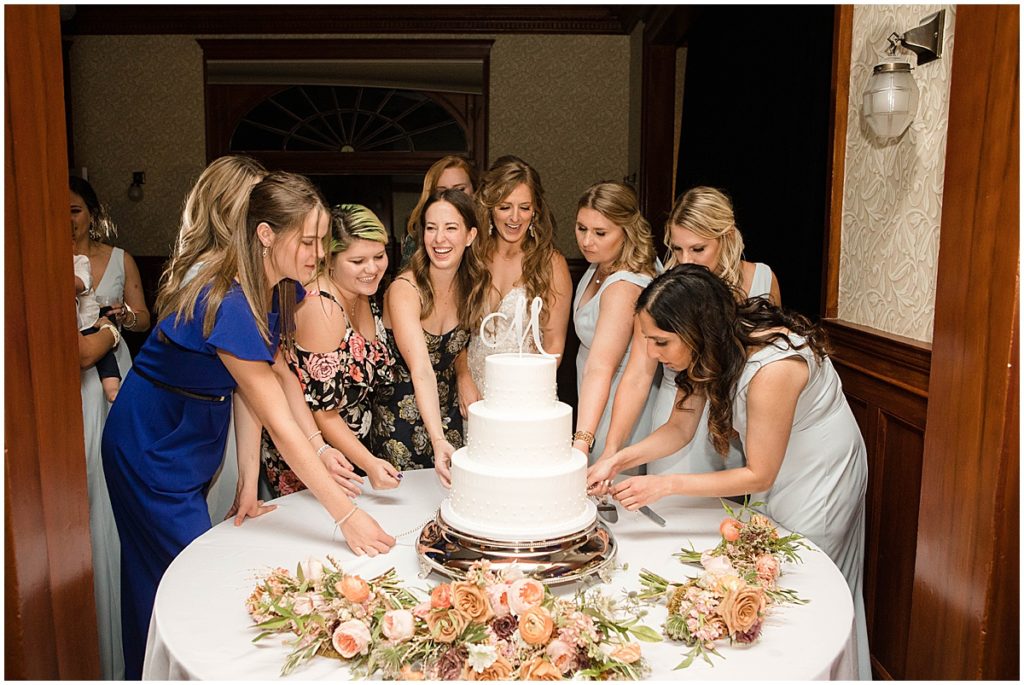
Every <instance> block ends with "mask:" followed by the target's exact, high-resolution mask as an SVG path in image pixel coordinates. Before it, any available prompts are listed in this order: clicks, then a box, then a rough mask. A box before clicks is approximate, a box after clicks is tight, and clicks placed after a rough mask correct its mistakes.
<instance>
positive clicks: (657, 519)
mask: <svg viewBox="0 0 1024 685" xmlns="http://www.w3.org/2000/svg"><path fill="white" fill-rule="evenodd" d="M639 511H640V513H641V514H643V515H644V516H646V517H647V518H649V519H651V520H652V521H654V522H655V523H657V524H658V525H659V526H661V527H662V528H664V527H665V519H663V518H661V517H660V516H658V515H657V514H655V513H654V510H653V509H651V508H650V507H640V509H639Z"/></svg>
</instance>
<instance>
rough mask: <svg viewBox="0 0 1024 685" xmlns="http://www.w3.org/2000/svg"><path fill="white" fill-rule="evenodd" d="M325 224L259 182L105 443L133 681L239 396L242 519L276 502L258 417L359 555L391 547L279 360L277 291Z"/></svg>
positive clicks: (311, 194)
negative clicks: (300, 405) (160, 595)
mask: <svg viewBox="0 0 1024 685" xmlns="http://www.w3.org/2000/svg"><path fill="white" fill-rule="evenodd" d="M327 225H328V213H327V211H326V209H325V207H324V203H323V200H322V199H321V197H320V194H319V193H318V192H317V190H316V189H315V188H314V187H313V186H312V185H311V184H310V183H309V181H308V180H306V179H305V178H303V177H301V176H296V175H294V174H285V173H273V174H270V175H268V176H267V177H266V178H265V179H264V180H262V181H261V182H260V183H258V184H256V185H255V186H254V187H253V189H252V191H251V193H250V196H249V209H248V212H247V216H246V221H245V226H244V227H242V226H239V227H238V229H237V230H236V231H235V235H234V237H233V242H234V244H233V248H234V249H232V250H227V251H225V252H224V253H223V254H222V255H221V256H220V257H219V258H220V259H222V260H223V261H222V263H221V265H220V268H217V269H203V271H202V272H201V273H200V275H199V276H197V277H196V278H194V279H192V281H190V282H189V283H188V284H187V285H186V286H185V287H183V288H181V289H180V291H179V292H178V293H177V294H175V295H174V296H172V297H171V298H170V300H169V304H168V307H167V310H166V311H165V312H161V319H160V321H159V323H158V324H157V325H156V327H155V328H154V330H153V332H152V334H151V335H150V336H149V338H148V339H147V340H146V343H145V344H144V345H143V347H142V349H141V350H140V352H139V354H138V356H137V357H136V360H135V365H134V366H133V367H132V370H131V371H130V372H129V373H128V375H127V376H126V378H125V381H124V384H123V386H122V388H121V391H120V393H119V394H118V397H117V401H116V402H115V403H114V405H113V407H112V408H111V410H110V415H109V417H108V419H107V424H106V428H105V430H104V433H103V446H102V451H103V467H104V472H105V475H106V479H107V485H108V488H109V491H110V499H111V504H112V506H113V510H114V517H115V519H116V521H117V528H118V532H119V534H120V537H121V584H122V588H121V595H122V629H123V635H124V656H125V677H126V678H129V679H138V678H140V677H141V674H142V661H143V656H144V651H145V644H146V635H147V633H148V628H149V620H150V615H151V613H152V609H153V600H154V597H155V595H156V589H157V585H158V584H159V582H160V578H161V577H162V576H163V573H164V571H165V570H166V569H167V567H168V566H169V565H170V563H171V561H172V560H173V559H174V557H175V556H177V554H178V553H179V552H181V550H182V549H184V548H185V547H186V546H187V545H188V544H189V543H190V542H192V540H194V539H195V538H197V537H198V536H200V535H201V534H202V533H204V532H205V531H206V530H208V529H209V528H210V516H209V512H208V509H207V506H206V500H205V498H204V493H205V489H206V487H207V484H208V483H209V482H210V479H211V478H212V477H213V474H214V472H215V471H216V470H217V466H218V465H219V464H220V460H221V457H222V456H223V454H224V445H225V441H226V438H227V432H228V423H229V417H230V408H231V399H232V394H233V393H235V392H236V391H237V393H238V394H240V395H241V396H242V397H244V399H245V406H246V407H248V408H249V410H250V411H249V412H248V414H247V415H243V416H236V417H235V420H236V424H241V426H240V427H238V426H236V432H237V434H238V436H239V481H240V483H239V495H238V503H237V506H238V511H239V517H245V516H258V515H260V514H262V513H265V512H266V511H269V510H270V509H271V508H270V507H265V506H264V505H263V503H262V502H261V501H259V500H258V499H257V496H256V479H257V475H258V471H259V468H258V466H259V462H258V459H259V455H258V451H257V450H256V449H253V448H250V447H249V446H256V445H258V443H259V430H260V426H261V424H262V425H263V426H266V428H267V430H268V431H269V432H270V434H271V436H272V437H273V439H274V442H275V443H276V444H277V445H278V447H279V448H280V450H281V453H282V455H284V458H285V460H286V461H287V462H288V464H289V466H290V467H291V468H292V469H294V471H295V473H296V474H297V475H298V476H299V477H300V478H301V479H302V481H303V482H304V483H305V484H306V485H307V486H308V487H309V489H310V491H312V492H313V494H314V495H315V496H316V498H317V499H318V500H319V501H320V502H321V503H322V504H323V505H324V508H325V509H327V511H328V512H329V513H330V515H331V518H332V519H333V520H334V521H336V522H337V524H338V527H339V528H340V530H341V532H342V534H343V535H344V537H345V541H346V542H347V544H348V546H349V547H350V548H351V549H352V550H353V552H355V553H356V554H357V555H359V554H367V555H369V556H374V555H376V554H378V553H383V552H386V551H388V549H390V548H391V546H392V545H394V542H395V541H394V538H393V537H391V536H390V535H388V534H387V533H385V532H384V531H383V530H382V529H381V527H380V526H379V525H378V524H377V522H376V521H374V520H373V518H372V517H370V516H369V515H368V514H366V513H365V512H363V511H361V510H359V509H358V507H356V505H355V504H354V503H353V502H351V501H350V500H349V498H348V497H347V495H346V492H345V490H344V489H343V488H342V487H341V486H339V485H338V484H337V483H335V481H334V480H333V479H332V477H331V476H330V474H329V473H328V471H327V469H326V468H325V467H324V465H323V464H322V463H321V461H320V459H318V458H317V457H318V455H317V454H316V451H315V450H314V447H313V444H312V443H311V442H310V440H309V439H308V438H307V435H306V434H305V433H304V432H303V429H302V428H301V427H300V426H299V425H298V424H297V423H296V421H295V419H294V418H293V417H292V414H291V413H290V411H289V404H288V400H287V398H286V395H285V391H284V390H283V388H282V386H281V384H280V381H279V380H278V378H277V375H276V374H275V373H274V371H273V369H272V367H271V364H272V363H274V362H275V360H277V362H278V363H281V361H280V356H279V353H278V342H279V338H280V330H281V328H282V327H279V312H281V310H282V309H283V310H284V312H283V314H284V316H283V317H281V318H286V317H287V315H288V313H289V310H290V309H291V308H292V307H291V306H289V305H294V303H288V302H278V301H277V298H276V297H275V295H274V291H275V285H276V284H277V283H278V282H280V281H282V280H284V279H292V280H296V281H305V280H307V279H308V278H309V277H310V276H311V275H312V273H313V272H314V270H315V267H316V264H317V261H318V259H319V257H320V255H321V254H322V245H323V240H324V236H325V235H326V233H327ZM296 290H298V291H299V295H300V296H301V294H302V293H301V288H296ZM284 328H288V327H286V326H285V327H284ZM243 438H244V439H243ZM243 455H244V457H243ZM243 458H244V463H243Z"/></svg>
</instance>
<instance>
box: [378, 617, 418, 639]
mask: <svg viewBox="0 0 1024 685" xmlns="http://www.w3.org/2000/svg"><path fill="white" fill-rule="evenodd" d="M414 623H415V620H414V618H413V615H412V612H411V611H409V610H407V609H394V610H392V611H388V612H387V613H385V614H384V618H383V619H382V620H381V631H382V632H383V633H384V637H386V638H387V639H389V640H391V641H392V642H405V641H406V640H408V639H409V638H411V637H412V633H413V624H414Z"/></svg>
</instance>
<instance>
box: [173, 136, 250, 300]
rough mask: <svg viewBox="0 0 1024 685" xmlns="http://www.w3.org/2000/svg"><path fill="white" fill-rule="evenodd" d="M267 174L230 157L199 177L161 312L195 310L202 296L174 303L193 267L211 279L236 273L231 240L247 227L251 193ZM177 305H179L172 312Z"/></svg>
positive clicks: (176, 246)
mask: <svg viewBox="0 0 1024 685" xmlns="http://www.w3.org/2000/svg"><path fill="white" fill-rule="evenodd" d="M266 173H267V170H266V169H264V168H263V165H262V164H260V163H259V162H257V161H256V160H254V159H252V158H250V157H243V156H239V155H230V156H227V157H221V158H219V159H217V160H215V161H213V162H212V163H211V164H210V165H209V166H208V167H206V169H204V170H203V173H202V174H200V175H199V179H198V180H197V181H196V183H195V185H194V186H192V190H190V191H189V193H188V195H187V196H186V198H185V206H184V208H183V209H182V212H181V228H180V229H179V231H178V238H177V240H176V241H175V243H174V251H173V252H172V254H171V259H170V261H169V262H168V264H167V268H166V269H165V270H164V273H163V275H162V276H161V277H160V285H159V288H158V291H157V292H158V294H157V298H156V311H157V312H164V311H170V310H171V309H174V310H177V311H178V313H179V314H181V313H183V312H188V311H191V310H192V309H193V308H194V306H195V297H196V296H198V294H199V291H198V290H195V291H194V292H193V293H191V295H192V296H191V297H189V298H185V299H184V300H182V299H175V296H176V294H177V293H178V291H179V290H181V288H182V287H183V286H184V285H185V276H186V274H187V273H188V271H189V269H191V268H192V267H193V265H195V264H199V263H202V264H203V271H204V272H206V274H211V273H217V272H219V271H221V270H225V269H227V270H229V271H230V272H231V273H234V271H235V268H234V264H235V260H234V254H233V253H231V236H232V234H234V233H235V232H236V231H238V230H239V228H240V227H241V226H242V225H243V224H244V222H245V213H246V210H247V209H248V207H249V191H250V190H252V187H253V186H254V185H255V184H256V183H259V181H260V180H261V179H262V178H263V177H264V176H265V175H266ZM200 280H204V281H205V280H208V279H207V278H202V279H200ZM172 299H174V300H175V305H174V306H173V307H170V302H171V300H172ZM169 307H170V308H169Z"/></svg>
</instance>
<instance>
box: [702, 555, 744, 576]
mask: <svg viewBox="0 0 1024 685" xmlns="http://www.w3.org/2000/svg"><path fill="white" fill-rule="evenodd" d="M700 564H701V566H703V567H704V570H705V571H707V572H708V573H710V574H711V575H713V576H727V575H735V573H736V569H735V568H733V565H732V562H730V561H729V557H727V556H725V555H722V556H717V555H713V554H710V553H708V552H704V553H703V554H701V555H700Z"/></svg>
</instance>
